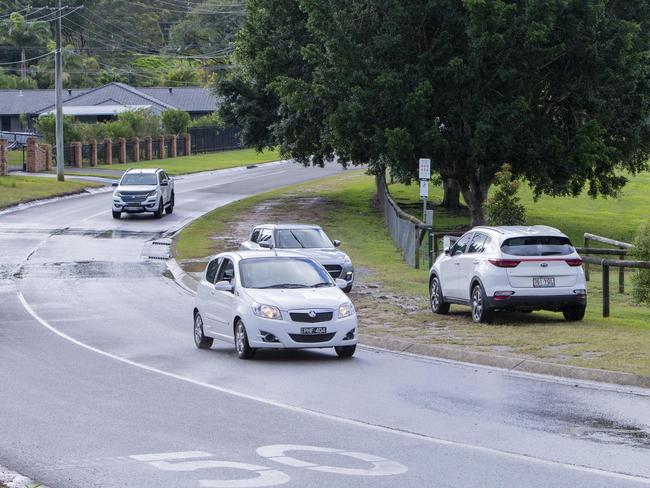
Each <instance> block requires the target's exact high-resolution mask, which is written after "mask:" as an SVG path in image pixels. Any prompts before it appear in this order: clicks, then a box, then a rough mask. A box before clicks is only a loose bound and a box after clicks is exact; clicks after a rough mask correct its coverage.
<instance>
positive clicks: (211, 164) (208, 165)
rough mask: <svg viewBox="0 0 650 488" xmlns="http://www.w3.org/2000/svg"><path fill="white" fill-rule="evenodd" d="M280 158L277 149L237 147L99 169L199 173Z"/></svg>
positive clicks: (176, 173) (104, 166) (174, 173)
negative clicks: (148, 169)
mask: <svg viewBox="0 0 650 488" xmlns="http://www.w3.org/2000/svg"><path fill="white" fill-rule="evenodd" d="M279 159H281V157H280V154H279V153H278V152H277V151H264V152H261V153H259V152H257V151H256V150H255V149H237V150H234V151H223V152H214V153H206V154H197V155H194V156H188V157H179V158H172V159H156V160H153V161H141V162H138V163H126V164H102V165H99V166H97V168H99V169H114V170H126V169H128V168H132V167H137V168H162V169H164V170H165V171H167V173H169V174H170V175H180V174H187V173H199V172H201V171H211V170H216V169H226V168H234V167H237V166H247V165H249V164H261V163H268V162H271V161H277V160H279Z"/></svg>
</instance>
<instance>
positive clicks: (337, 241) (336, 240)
mask: <svg viewBox="0 0 650 488" xmlns="http://www.w3.org/2000/svg"><path fill="white" fill-rule="evenodd" d="M332 242H333V243H334V247H339V246H340V245H341V241H339V240H338V239H334V240H333V241H332Z"/></svg>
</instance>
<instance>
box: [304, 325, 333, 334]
mask: <svg viewBox="0 0 650 488" xmlns="http://www.w3.org/2000/svg"><path fill="white" fill-rule="evenodd" d="M300 333H301V334H302V335H317V334H327V327H301V328H300Z"/></svg>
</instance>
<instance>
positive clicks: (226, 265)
mask: <svg viewBox="0 0 650 488" xmlns="http://www.w3.org/2000/svg"><path fill="white" fill-rule="evenodd" d="M234 279H235V265H234V264H233V262H232V261H231V260H230V259H224V260H223V262H222V263H221V268H219V273H218V275H217V282H219V281H227V282H228V283H231V284H232V283H233V281H234Z"/></svg>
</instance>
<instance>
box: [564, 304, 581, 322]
mask: <svg viewBox="0 0 650 488" xmlns="http://www.w3.org/2000/svg"><path fill="white" fill-rule="evenodd" d="M586 310H587V307H586V306H585V305H573V306H571V307H565V308H564V309H563V310H562V315H564V320H566V321H567V322H579V321H580V320H582V319H583V318H584V317H585V311H586Z"/></svg>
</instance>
